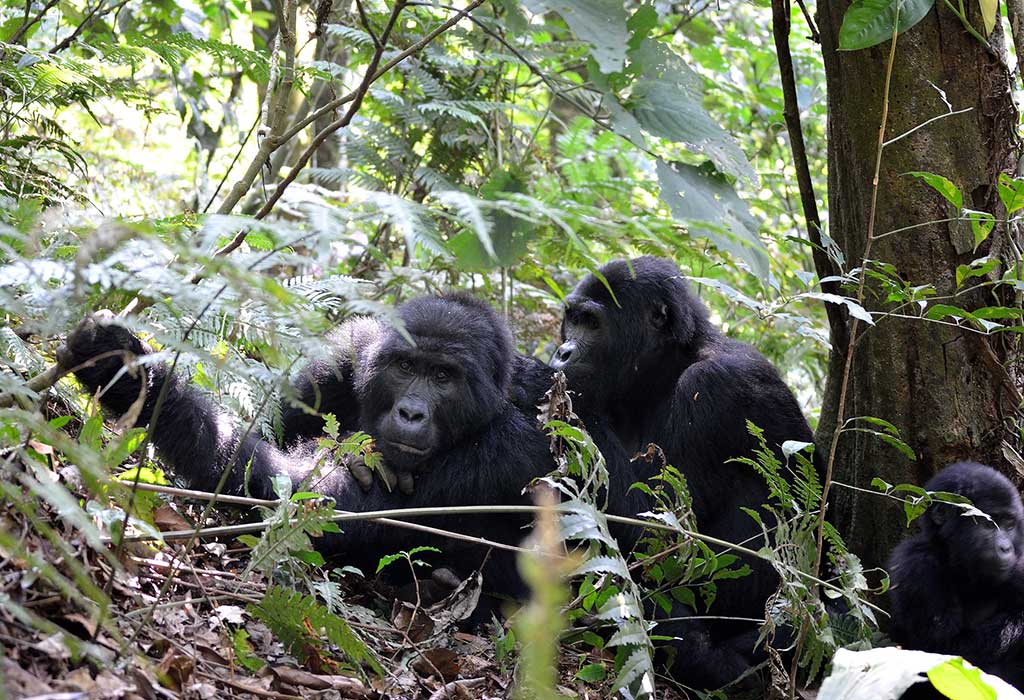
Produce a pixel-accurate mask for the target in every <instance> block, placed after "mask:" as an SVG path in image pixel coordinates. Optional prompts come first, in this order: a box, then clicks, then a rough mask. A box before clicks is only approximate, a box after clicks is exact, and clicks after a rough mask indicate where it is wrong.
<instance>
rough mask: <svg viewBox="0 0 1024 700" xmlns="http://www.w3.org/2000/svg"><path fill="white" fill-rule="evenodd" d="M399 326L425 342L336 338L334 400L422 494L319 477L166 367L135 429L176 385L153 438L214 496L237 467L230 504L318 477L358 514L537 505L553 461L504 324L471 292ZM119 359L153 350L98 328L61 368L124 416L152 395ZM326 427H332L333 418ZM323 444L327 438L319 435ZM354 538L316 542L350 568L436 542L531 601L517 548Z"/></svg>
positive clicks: (173, 463) (414, 305) (293, 449)
mask: <svg viewBox="0 0 1024 700" xmlns="http://www.w3.org/2000/svg"><path fill="white" fill-rule="evenodd" d="M398 316H399V318H400V320H401V322H402V324H403V326H404V329H405V331H406V333H407V334H408V337H410V338H411V339H412V340H413V342H414V344H410V343H409V341H408V340H407V339H406V337H404V336H403V335H402V334H401V333H400V332H399V331H398V330H396V329H395V328H392V327H390V326H384V325H383V324H378V323H376V322H374V321H371V320H366V319H360V320H355V321H353V322H351V323H346V324H343V325H342V326H341V327H340V328H339V329H337V331H336V332H335V335H334V341H335V342H338V343H340V344H341V345H343V346H344V348H343V350H340V351H339V352H343V353H345V354H346V355H347V356H348V357H349V358H350V359H351V363H350V364H349V365H348V372H349V374H348V377H347V380H348V381H347V382H341V383H337V384H330V383H328V384H327V385H326V386H325V388H324V389H323V391H324V392H325V393H327V394H329V395H330V397H331V398H332V401H335V402H337V401H336V400H338V399H341V400H342V403H345V404H347V405H346V406H345V409H346V411H347V413H343V414H341V415H339V416H338V418H339V421H340V422H341V423H342V427H343V428H344V429H348V430H356V429H359V430H363V431H365V432H367V433H368V434H370V435H371V436H372V437H373V438H374V440H375V444H376V449H377V450H378V451H379V452H380V453H381V454H382V455H383V459H384V460H385V461H386V462H387V463H388V464H389V465H391V466H392V468H394V469H395V470H397V471H400V472H404V473H408V474H414V475H417V476H421V475H423V474H424V473H425V472H427V471H428V470H429V472H430V477H429V478H420V479H419V483H418V484H417V488H416V489H415V491H414V492H413V493H411V494H405V493H400V492H397V491H393V490H389V489H388V488H386V485H384V484H380V483H375V484H372V485H371V486H370V488H369V490H365V491H364V489H363V488H362V487H361V486H360V485H359V484H358V483H357V482H356V481H355V480H354V478H353V477H352V474H351V473H350V471H349V470H347V469H345V468H340V466H339V465H336V464H333V463H330V462H328V463H326V464H319V466H318V456H317V455H316V454H315V447H314V443H313V442H312V441H309V440H305V441H303V440H293V441H292V444H291V445H290V446H289V447H288V448H287V449H279V448H278V447H277V446H276V445H274V444H272V443H270V442H267V441H265V440H262V439H260V438H258V437H256V436H255V435H252V434H243V432H242V431H241V430H239V428H237V427H236V426H235V420H234V419H233V418H232V416H230V415H228V414H227V413H225V412H224V411H223V410H222V409H221V408H220V407H219V406H218V405H217V404H216V403H215V402H214V401H212V400H211V399H210V398H209V397H208V396H207V395H205V394H204V393H202V392H201V391H200V390H199V389H198V388H196V387H195V386H193V385H191V384H190V383H189V382H188V381H187V380H186V379H184V378H182V377H180V376H178V375H177V374H175V373H172V372H170V370H169V368H168V367H167V366H163V365H158V364H150V365H146V366H145V373H146V385H147V391H146V393H145V401H144V405H143V407H142V411H141V414H140V415H139V417H138V420H137V421H136V424H137V425H146V424H147V423H149V422H150V419H151V417H152V415H153V409H154V405H155V403H156V400H157V396H158V394H159V393H160V389H161V386H162V385H164V384H166V385H167V392H166V397H165V399H164V402H163V405H162V407H161V409H160V414H159V415H158V417H157V420H156V422H155V424H154V425H153V426H152V430H151V440H152V441H153V443H154V444H155V446H156V448H157V450H158V452H159V454H160V456H161V458H162V459H163V460H164V461H165V462H166V463H167V464H168V465H169V466H170V467H171V469H172V470H173V472H174V473H175V474H176V475H177V476H178V477H180V478H181V479H183V480H184V481H186V482H187V483H189V484H190V485H191V486H193V487H196V488H201V489H206V490H211V491H212V490H213V489H215V488H216V486H217V484H218V483H219V481H220V479H221V475H222V473H223V472H224V471H225V470H227V471H228V475H227V477H226V482H225V487H224V489H223V492H224V493H231V494H242V493H243V492H244V491H245V489H246V485H248V490H249V492H251V493H252V495H254V496H257V497H262V498H275V497H276V495H275V493H274V491H273V488H272V483H271V482H272V478H273V477H275V476H277V475H288V476H289V477H291V479H292V482H293V484H294V485H295V486H296V487H298V486H299V485H300V484H302V483H303V482H304V481H306V480H307V479H308V480H311V481H312V485H306V486H304V487H303V488H307V489H308V490H313V491H316V492H318V493H322V494H324V495H326V496H329V497H331V498H333V499H334V500H335V502H336V506H337V507H338V508H340V509H343V510H352V511H370V510H380V509H388V508H403V507H423V506H446V505H451V506H458V505H488V504H495V505H497V504H501V505H509V504H517V503H524V504H525V503H527V502H528V501H527V500H526V498H525V496H524V495H523V490H524V488H525V487H526V486H527V485H528V484H529V483H530V482H531V481H532V480H533V479H534V478H536V477H539V476H543V475H544V474H547V473H548V472H549V471H551V470H552V469H553V468H554V461H553V459H552V456H551V454H550V451H549V444H548V439H547V437H546V435H545V434H544V432H543V431H542V430H541V429H540V427H539V426H538V425H537V423H536V420H535V419H533V418H528V417H527V416H526V415H525V414H524V413H523V412H522V411H521V410H519V409H518V408H517V407H516V406H515V405H514V404H513V403H512V401H511V400H510V398H509V397H510V395H512V394H514V392H513V391H512V388H511V385H510V383H511V379H512V370H513V367H514V365H515V364H516V361H515V360H514V353H513V351H512V338H511V334H510V332H509V330H508V328H507V325H506V324H505V322H504V321H503V320H502V319H501V318H500V317H499V316H498V314H497V313H495V312H494V310H493V309H491V307H490V306H488V305H487V304H486V303H484V302H482V301H479V300H477V299H474V298H472V297H470V296H468V295H462V294H452V295H448V296H445V297H421V298H417V299H414V300H411V301H409V302H407V303H405V304H404V305H402V306H401V307H400V308H399V310H398ZM118 351H129V352H130V353H133V354H135V355H144V354H146V353H148V352H150V350H149V348H148V347H146V346H145V345H144V344H143V343H142V342H141V341H140V340H139V339H138V338H136V337H134V336H133V335H132V334H131V333H130V332H128V331H127V330H125V329H124V328H123V327H121V326H118V325H113V324H106V323H103V322H99V321H96V320H92V319H89V320H87V321H85V322H84V323H83V324H82V325H81V326H79V328H78V329H77V330H76V331H75V332H73V333H72V334H71V336H70V337H69V338H68V341H67V344H66V345H65V348H64V350H63V351H62V352H61V354H60V356H59V358H58V360H59V363H60V365H61V366H62V367H63V368H66V369H72V368H74V373H75V376H76V377H77V378H78V380H79V381H80V382H81V383H82V384H83V385H84V386H85V387H86V388H87V389H88V390H89V391H90V392H93V393H95V392H96V391H97V390H100V389H101V388H102V389H103V393H102V394H101V395H100V402H101V404H102V406H103V407H104V408H105V409H106V410H108V411H109V412H111V413H114V414H117V415H121V414H124V413H125V412H126V411H128V409H129V407H130V406H131V404H132V403H133V402H134V401H135V400H136V399H137V398H138V396H139V394H140V388H141V387H140V380H139V379H135V378H132V377H131V376H129V375H127V374H124V375H123V376H121V377H120V378H117V377H116V375H117V374H118V373H119V372H120V370H121V369H122V366H123V359H122V358H123V353H121V352H118ZM90 361H91V362H90ZM332 376H333V375H332ZM115 378H116V379H117V381H116V382H113V380H115ZM112 382H113V383H112ZM539 390H540V389H539V387H531V388H530V391H531V392H534V393H536V392H537V391H539ZM339 392H340V393H339ZM313 418H316V417H315V416H314V417H313ZM292 419H293V420H294V421H295V425H297V426H298V427H299V428H303V427H304V429H305V430H306V431H307V432H308V431H310V430H311V428H310V425H311V423H310V422H309V421H307V422H306V423H305V424H303V421H302V420H300V419H299V418H298V417H297V416H292ZM311 420H312V418H310V421H311ZM316 420H318V421H319V422H320V426H322V425H323V423H322V419H319V418H316ZM297 429H298V428H297ZM320 433H322V428H318V429H317V430H316V434H317V435H319V434H320ZM247 476H248V483H247V484H246V478H247ZM421 521H422V522H424V523H425V524H428V525H432V526H435V527H440V528H444V529H447V530H454V531H457V532H461V533H463V534H467V535H474V536H479V537H485V538H487V539H490V540H496V541H500V542H504V543H508V544H515V543H518V542H519V541H520V540H521V539H522V537H523V536H524V534H525V533H524V532H523V530H522V528H523V527H524V526H525V525H526V524H527V523H528V520H527V519H526V518H517V517H515V516H511V517H509V516H493V517H487V516H476V515H474V516H456V515H452V516H446V517H443V518H440V517H438V518H424V519H422V520H421ZM343 529H344V534H342V535H327V536H325V537H323V538H320V539H318V540H317V548H318V549H320V550H321V551H322V552H323V553H325V554H328V555H342V556H344V557H345V558H346V561H347V563H351V564H353V565H356V566H363V567H366V566H371V567H373V566H375V565H376V561H377V559H378V558H379V557H380V556H382V555H385V554H389V553H392V552H395V551H398V550H400V549H408V548H410V547H411V546H414V545H417V544H433V545H435V546H438V547H439V548H441V549H443V551H444V564H445V566H447V567H449V568H451V569H453V570H454V571H455V572H456V573H459V574H460V575H466V574H468V573H470V572H472V571H473V570H474V569H476V568H477V567H478V566H479V565H480V564H481V563H482V562H483V561H485V560H486V561H487V567H486V569H485V572H484V576H485V581H486V584H485V587H486V588H487V589H488V590H490V591H492V592H497V593H504V594H509V595H515V594H517V593H519V587H520V585H521V583H520V581H519V578H518V574H517V573H516V569H515V566H514V559H513V557H512V556H511V555H510V554H509V553H508V552H506V551H503V550H502V551H497V550H496V551H495V552H493V553H491V554H490V556H487V552H486V549H485V548H484V547H480V546H477V545H473V544H469V543H465V542H460V541H452V540H444V541H439V540H437V538H434V539H433V540H432V539H431V538H430V537H428V536H426V535H423V534H422V533H416V532H412V531H409V530H405V529H399V528H394V527H388V526H384V525H381V524H379V523H375V522H373V521H351V522H346V523H345V524H344V526H343ZM364 570H366V569H365V568H364ZM370 570H371V571H372V570H373V569H370Z"/></svg>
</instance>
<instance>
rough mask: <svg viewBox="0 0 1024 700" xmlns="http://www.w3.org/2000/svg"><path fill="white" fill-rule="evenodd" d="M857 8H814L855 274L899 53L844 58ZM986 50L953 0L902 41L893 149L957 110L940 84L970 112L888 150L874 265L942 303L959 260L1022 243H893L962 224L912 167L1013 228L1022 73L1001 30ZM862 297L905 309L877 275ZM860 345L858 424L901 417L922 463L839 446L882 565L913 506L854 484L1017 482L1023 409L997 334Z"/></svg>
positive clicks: (994, 238) (952, 231)
mask: <svg viewBox="0 0 1024 700" xmlns="http://www.w3.org/2000/svg"><path fill="white" fill-rule="evenodd" d="M849 4H850V3H849V2H847V0H838V1H832V2H828V1H826V2H823V3H820V4H819V6H818V7H819V9H818V26H819V28H820V31H821V39H822V51H823V54H824V63H825V73H826V79H827V84H828V167H829V175H828V189H829V202H830V204H831V207H830V211H829V217H828V219H829V233H830V235H831V236H832V238H833V239H835V240H836V242H837V243H838V244H839V246H840V247H841V248H842V250H843V252H844V253H845V256H846V266H845V267H846V269H847V270H851V269H854V268H857V267H859V266H860V265H861V261H862V258H863V253H864V250H865V242H866V239H867V235H868V230H869V226H868V218H869V211H870V204H871V195H872V179H873V176H874V169H875V158H876V154H877V151H878V142H879V133H878V130H879V126H880V124H881V115H882V106H883V98H884V94H883V92H884V85H885V75H886V66H887V63H888V58H889V48H890V45H889V42H885V43H883V44H882V45H880V46H875V47H873V48H870V49H865V50H861V51H843V52H840V51H838V50H837V48H838V35H839V28H840V26H841V25H842V21H843V16H844V14H845V12H846V9H847V8H848V7H849ZM971 6H972V7H976V3H971ZM972 19H973V20H974V22H973V23H974V26H975V27H981V26H982V22H981V20H980V18H979V17H973V18H972ZM990 42H991V46H992V48H993V49H994V51H989V50H987V49H986V48H985V46H983V45H982V44H981V43H980V42H979V41H977V40H976V39H974V38H972V37H971V36H969V35H968V34H967V32H966V31H965V30H964V28H963V26H962V25H961V24H960V22H959V20H958V19H957V18H956V17H955V16H953V14H952V13H951V12H950V11H949V10H948V8H946V7H944V6H942V3H941V2H939V3H937V5H936V8H935V9H933V10H932V11H931V12H930V13H929V14H928V16H927V17H925V18H924V19H923V20H922V21H921V22H920V23H919V24H918V25H917V26H915V27H913V28H911V29H910V30H908V31H906V32H904V33H903V34H901V35H900V36H899V38H898V40H897V46H896V54H895V62H894V65H893V68H892V85H891V89H890V95H889V115H888V127H887V129H886V134H885V139H886V140H889V139H893V138H894V137H897V136H899V135H901V134H904V133H905V132H908V131H909V130H911V129H913V128H914V127H916V126H919V125H921V124H922V123H924V122H925V121H927V120H929V119H932V118H933V117H936V116H939V115H942V114H945V113H948V112H949V111H950V109H949V108H948V107H947V106H946V104H945V103H944V102H943V97H942V95H941V94H940V93H939V91H938V90H936V89H935V87H932V85H934V86H936V87H938V88H940V89H941V90H942V91H943V92H944V93H945V95H946V99H948V100H949V102H950V103H951V104H952V109H953V110H960V109H964V108H967V107H970V108H971V111H969V112H967V113H965V114H960V115H956V116H948V117H946V118H943V119H940V120H937V121H935V122H933V123H931V124H929V125H927V126H924V127H923V128H921V129H918V130H917V131H915V132H913V133H912V134H910V135H908V136H906V137H905V138H903V139H901V140H899V141H896V142H895V143H893V144H891V145H889V146H886V147H885V149H884V151H883V154H882V161H881V169H880V171H879V182H878V201H877V213H876V217H875V219H876V220H875V225H874V236H875V238H874V240H873V243H872V247H871V251H870V258H871V259H872V260H873V261H879V262H882V263H885V264H888V265H891V266H893V268H894V270H895V272H896V274H898V275H899V276H900V277H901V278H902V279H903V280H905V281H906V282H907V283H909V284H911V285H924V284H933V285H934V286H935V289H936V291H937V294H938V295H939V296H943V295H949V294H953V293H954V292H956V291H957V289H956V268H957V265H961V264H965V263H968V262H970V261H971V260H973V259H975V258H977V257H980V256H982V255H985V254H991V255H994V256H998V257H1000V258H1001V259H1002V260H1003V261H1004V262H1005V263H1007V264H1009V263H1010V261H1011V259H1012V258H1011V253H1010V252H1009V250H1008V248H1009V246H1008V240H1007V236H1011V235H1017V236H1019V233H1017V232H1015V231H1007V229H1006V227H1004V226H1002V225H999V226H997V228H996V230H995V231H994V232H993V233H992V235H991V236H990V238H989V239H988V240H987V241H986V242H985V243H983V244H982V246H981V247H980V248H979V250H978V251H977V252H976V253H975V252H974V251H973V247H974V240H973V236H972V233H971V228H970V225H969V224H968V222H951V223H934V224H931V225H926V226H923V227H920V228H914V229H911V230H908V231H905V232H901V233H894V234H892V235H884V234H886V233H887V232H889V231H893V230H894V229H898V228H902V227H905V226H910V225H915V224H924V223H926V222H930V221H939V220H943V219H948V218H950V217H954V216H957V214H958V213H957V212H955V211H953V210H952V206H951V205H950V204H949V203H948V202H946V200H944V199H943V198H942V197H940V196H939V195H938V194H937V193H936V192H934V191H933V190H932V189H931V188H929V187H927V186H926V185H925V184H924V183H923V182H921V181H920V180H918V179H917V178H914V177H911V176H908V175H905V174H904V173H907V172H910V171H927V172H932V173H936V174H939V175H943V176H945V177H947V178H949V179H950V180H952V181H953V183H954V184H955V185H957V186H958V187H959V188H960V191H961V192H962V193H963V195H964V207H966V208H970V209H976V210H981V211H986V212H990V213H992V214H994V215H995V216H996V218H997V219H1001V218H1002V217H1004V215H1005V213H1004V210H1003V208H1002V207H1001V205H1000V203H999V197H998V192H997V188H996V182H997V178H998V176H999V173H1001V172H1007V173H1010V174H1013V172H1014V169H1015V165H1016V158H1015V151H1016V147H1017V141H1016V136H1015V127H1016V124H1017V119H1018V115H1017V112H1016V109H1015V108H1014V105H1013V102H1012V100H1011V95H1010V88H1011V76H1010V75H1009V74H1008V72H1007V70H1006V67H1005V63H1004V62H1003V61H1002V60H1001V59H1000V57H1002V56H1005V51H1004V49H1003V45H1002V40H1001V30H998V31H996V32H995V33H994V35H993V37H992V38H991V39H990ZM930 83H931V84H930ZM879 236H881V237H879ZM1002 271H1003V270H1002V269H1000V270H999V271H998V274H1001V273H1002ZM993 277H995V275H993ZM865 296H866V299H865V306H866V307H867V308H868V309H869V310H872V311H893V310H894V305H893V304H891V303H889V304H887V303H886V299H885V294H880V293H879V286H878V284H877V283H876V281H874V280H869V282H868V285H867V288H866V295H865ZM948 303H951V304H953V305H955V306H959V307H961V308H964V309H968V310H970V309H973V308H978V307H981V306H993V305H1000V304H1002V305H1009V304H1012V303H1013V302H1012V301H1009V300H1008V298H1006V299H1003V300H1001V301H1000V300H995V299H993V296H992V292H991V291H985V290H979V291H978V292H975V293H971V294H968V295H963V296H959V297H957V298H956V299H955V300H952V301H949V302H948ZM916 311H917V310H916V309H914V308H904V309H903V310H902V312H903V313H908V314H914V313H915V312H916ZM858 335H859V339H858V340H857V341H856V344H855V346H854V352H853V363H852V366H851V371H850V376H849V387H848V393H847V400H846V407H845V416H846V419H847V420H848V419H850V418H854V417H858V416H874V417H877V418H883V419H885V420H887V421H890V422H891V423H893V424H894V425H896V426H897V428H899V430H900V432H901V434H902V438H903V439H904V441H905V442H907V444H909V445H910V446H911V447H912V448H913V450H914V452H915V453H916V455H917V460H916V461H911V460H909V459H907V458H906V457H904V456H902V455H901V454H900V452H898V451H897V450H895V449H893V448H892V447H890V446H888V445H886V444H885V443H884V442H882V441H881V440H879V439H877V438H876V437H874V436H871V435H868V434H866V433H861V432H844V433H843V434H842V436H841V438H840V440H839V443H838V447H837V453H836V460H835V471H834V478H835V480H836V482H837V486H836V488H835V489H834V490H833V494H834V496H833V498H832V505H831V508H832V513H833V518H834V520H835V523H836V525H837V526H838V527H839V528H840V531H841V532H842V533H843V534H844V536H845V537H846V539H847V544H848V545H850V547H851V549H852V550H853V551H854V552H856V553H858V554H860V555H861V557H862V559H863V561H864V563H865V565H866V566H878V565H881V564H883V563H884V562H885V559H886V557H887V556H888V554H889V552H890V551H891V549H892V547H893V545H895V543H896V542H897V541H899V539H901V538H902V537H903V536H904V534H905V532H906V528H905V523H904V516H903V512H902V508H901V507H900V505H899V504H898V503H896V502H895V501H892V500H890V499H886V498H883V497H880V496H875V495H871V494H864V493H861V492H857V491H853V490H851V489H848V488H844V486H843V484H846V485H852V486H856V487H860V488H871V487H870V483H871V480H872V478H873V477H875V476H879V477H881V478H882V479H884V480H885V481H887V482H889V483H893V484H898V483H916V484H923V483H924V481H925V480H926V479H927V478H928V477H929V476H931V475H932V474H934V473H935V472H936V471H938V470H939V469H941V468H942V467H943V466H945V465H946V464H948V463H949V462H951V461H955V460H960V459H971V460H975V461H979V462H985V463H988V464H991V465H993V466H995V467H997V468H999V469H1001V470H1003V471H1004V472H1007V473H1009V472H1010V469H1009V464H1008V463H1007V461H1006V459H1005V458H1004V456H1003V451H1002V443H1003V440H1004V438H1005V437H1006V436H1007V434H1008V433H1007V432H1006V425H1007V419H1008V417H1009V416H1011V415H1013V412H1014V411H1016V410H1018V409H1019V406H1018V405H1016V403H1015V402H1014V400H1013V398H1012V395H1013V393H1014V392H1013V389H1012V386H1011V382H1012V380H1010V379H1009V377H1008V376H1007V374H1006V372H1005V370H1004V369H1003V367H1005V366H1006V365H1007V363H1008V361H1009V355H1010V354H1011V353H1012V352H1014V350H1013V348H1012V344H1010V343H1006V342H1005V341H1003V340H1002V339H998V338H997V337H996V336H983V335H979V334H977V333H972V332H970V331H969V330H967V329H963V328H956V327H951V326H949V325H942V324H940V323H935V322H927V321H923V320H916V319H906V318H894V317H889V318H881V319H879V320H878V321H877V324H876V325H875V326H866V325H865V324H863V323H861V324H860V330H859V333H858ZM834 345H835V347H834V349H833V352H832V356H831V364H830V371H829V379H828V382H827V384H826V390H825V397H824V402H823V406H822V412H821V421H820V424H819V429H818V435H817V438H818V444H819V448H820V449H822V450H824V451H827V449H828V446H829V444H830V442H831V439H832V435H833V431H834V430H835V427H836V425H835V418H836V415H837V410H838V408H839V406H838V402H839V394H840V388H841V383H842V378H843V367H844V363H845V361H846V350H847V348H846V346H845V345H843V346H840V345H838V344H834ZM1000 365H1002V366H1000ZM864 427H871V426H864ZM1018 480H1019V479H1018Z"/></svg>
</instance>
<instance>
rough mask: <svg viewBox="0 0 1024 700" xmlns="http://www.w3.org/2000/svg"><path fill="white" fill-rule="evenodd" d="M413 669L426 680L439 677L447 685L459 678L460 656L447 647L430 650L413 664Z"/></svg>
mask: <svg viewBox="0 0 1024 700" xmlns="http://www.w3.org/2000/svg"><path fill="white" fill-rule="evenodd" d="M412 668H413V670H414V671H416V673H418V674H420V675H421V676H423V677H424V678H429V677H430V676H434V677H438V676H440V678H441V680H442V681H444V682H445V683H448V682H449V681H452V680H455V679H456V678H458V676H459V670H460V669H461V666H460V665H459V655H458V654H456V653H455V652H454V651H452V650H451V649H447V648H445V647H435V648H434V649H428V650H427V651H425V652H423V653H422V654H420V656H419V657H418V658H417V659H416V660H415V661H413V662H412Z"/></svg>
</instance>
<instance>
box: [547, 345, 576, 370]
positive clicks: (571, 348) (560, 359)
mask: <svg viewBox="0 0 1024 700" xmlns="http://www.w3.org/2000/svg"><path fill="white" fill-rule="evenodd" d="M575 351H576V341H574V340H570V341H567V342H565V343H562V344H561V346H559V348H558V349H557V350H555V356H554V357H552V358H551V366H552V367H554V368H555V369H561V368H562V367H565V366H566V365H567V364H569V358H570V357H572V354H573V352H575Z"/></svg>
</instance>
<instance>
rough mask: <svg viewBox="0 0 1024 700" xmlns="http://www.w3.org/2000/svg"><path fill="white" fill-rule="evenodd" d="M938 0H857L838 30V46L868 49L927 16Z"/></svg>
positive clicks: (847, 11)
mask: <svg viewBox="0 0 1024 700" xmlns="http://www.w3.org/2000/svg"><path fill="white" fill-rule="evenodd" d="M934 4H935V0H854V2H853V4H852V5H850V7H848V8H847V10H846V15H845V16H844V17H843V26H842V27H841V28H840V30H839V49H840V50H841V51H856V50H857V49H866V48H868V47H870V46H875V45H876V44H881V43H882V42H883V41H889V40H890V39H892V36H893V28H894V27H896V29H897V31H898V32H905V31H906V30H908V29H910V28H911V27H913V26H914V25H915V24H917V23H918V22H920V21H921V20H922V19H924V16H925V15H927V14H928V11H929V10H931V9H932V5H934ZM897 15H898V23H897Z"/></svg>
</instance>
